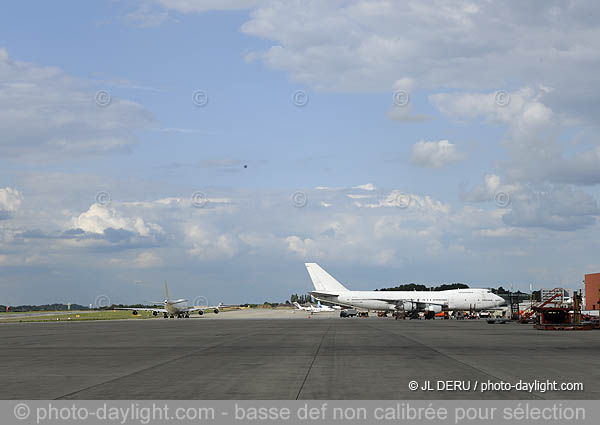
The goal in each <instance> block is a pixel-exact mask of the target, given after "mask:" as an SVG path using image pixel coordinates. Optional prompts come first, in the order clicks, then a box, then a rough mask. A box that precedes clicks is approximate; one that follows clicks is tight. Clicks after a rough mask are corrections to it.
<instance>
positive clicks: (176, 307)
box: [117, 282, 223, 319]
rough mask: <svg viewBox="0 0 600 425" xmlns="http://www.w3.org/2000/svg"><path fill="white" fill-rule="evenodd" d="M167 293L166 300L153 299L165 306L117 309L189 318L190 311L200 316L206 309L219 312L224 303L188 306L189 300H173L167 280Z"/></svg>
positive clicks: (165, 316) (134, 312)
mask: <svg viewBox="0 0 600 425" xmlns="http://www.w3.org/2000/svg"><path fill="white" fill-rule="evenodd" d="M165 295H166V298H165V300H164V301H153V302H151V304H156V305H164V306H165V307H164V308H117V310H131V311H132V313H133V315H134V316H137V315H138V314H139V312H140V311H151V312H152V314H153V315H154V316H158V315H159V314H162V315H163V316H164V318H165V319H166V318H168V317H170V318H173V317H177V318H189V317H190V313H193V312H195V311H197V312H198V314H199V315H200V316H202V315H203V314H204V310H211V309H212V310H213V311H214V313H215V314H218V313H219V309H220V308H221V307H222V306H223V303H220V304H219V305H216V306H208V305H207V306H192V307H188V306H187V300H184V299H179V300H172V299H170V298H169V286H168V285H167V282H165Z"/></svg>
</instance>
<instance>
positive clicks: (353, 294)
mask: <svg viewBox="0 0 600 425" xmlns="http://www.w3.org/2000/svg"><path fill="white" fill-rule="evenodd" d="M305 266H306V269H307V270H308V274H309V275H310V278H311V280H312V282H313V285H314V287H315V290H314V291H312V292H310V295H312V296H313V297H314V298H315V299H317V300H321V301H326V302H331V303H335V304H339V305H344V306H349V307H358V308H365V309H368V310H379V311H392V312H401V311H403V312H407V313H410V314H412V315H416V314H418V313H419V312H421V311H422V312H425V314H426V315H428V316H429V317H432V316H433V315H435V314H436V313H440V312H442V311H448V310H453V311H464V310H474V311H480V310H490V309H494V308H498V307H500V306H502V305H504V304H505V301H504V299H503V298H502V297H499V296H498V295H496V294H493V293H492V292H491V291H490V290H488V289H475V288H473V289H450V290H446V291H351V290H349V289H348V288H346V287H345V286H344V285H342V284H341V283H340V282H338V281H337V280H335V279H334V278H333V277H332V276H331V275H330V274H329V273H327V272H326V271H325V270H323V269H322V268H321V266H319V265H318V264H317V263H305Z"/></svg>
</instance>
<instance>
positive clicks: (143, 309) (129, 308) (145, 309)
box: [115, 307, 167, 313]
mask: <svg viewBox="0 0 600 425" xmlns="http://www.w3.org/2000/svg"><path fill="white" fill-rule="evenodd" d="M115 310H129V311H158V312H159V313H167V310H166V309H164V308H134V307H122V308H115Z"/></svg>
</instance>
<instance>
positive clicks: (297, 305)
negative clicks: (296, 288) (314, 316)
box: [294, 302, 302, 310]
mask: <svg viewBox="0 0 600 425" xmlns="http://www.w3.org/2000/svg"><path fill="white" fill-rule="evenodd" d="M294 307H296V308H297V309H299V310H302V308H301V307H300V304H298V303H297V302H294Z"/></svg>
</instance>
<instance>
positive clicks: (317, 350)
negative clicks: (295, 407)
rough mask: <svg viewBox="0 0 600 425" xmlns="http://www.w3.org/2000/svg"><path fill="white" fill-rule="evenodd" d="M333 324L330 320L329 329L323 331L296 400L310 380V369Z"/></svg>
mask: <svg viewBox="0 0 600 425" xmlns="http://www.w3.org/2000/svg"><path fill="white" fill-rule="evenodd" d="M332 325H333V323H332V322H331V320H330V322H329V326H328V327H327V330H325V332H324V333H323V336H322V337H321V341H319V346H318V347H317V349H316V350H315V354H313V358H312V360H311V362H310V365H309V366H308V370H307V371H306V375H305V376H304V380H303V381H302V385H300V389H299V390H298V394H296V400H299V398H300V393H302V390H303V389H304V384H306V381H307V380H308V375H310V371H311V370H312V367H313V365H314V364H315V360H316V359H317V356H318V355H319V351H321V346H322V345H323V341H325V337H326V336H327V334H328V333H329V330H330V329H331V326H332Z"/></svg>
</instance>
